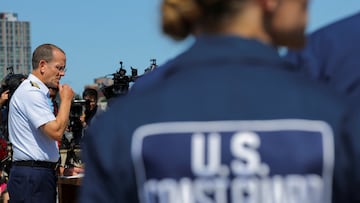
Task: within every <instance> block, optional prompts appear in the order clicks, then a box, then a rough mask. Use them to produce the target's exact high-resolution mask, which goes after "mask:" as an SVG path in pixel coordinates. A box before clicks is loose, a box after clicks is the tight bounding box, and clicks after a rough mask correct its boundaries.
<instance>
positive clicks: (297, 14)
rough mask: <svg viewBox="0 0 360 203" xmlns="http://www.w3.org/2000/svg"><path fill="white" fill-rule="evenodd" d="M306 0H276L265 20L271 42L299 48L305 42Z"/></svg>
mask: <svg viewBox="0 0 360 203" xmlns="http://www.w3.org/2000/svg"><path fill="white" fill-rule="evenodd" d="M307 5H308V0H278V1H277V4H276V7H275V9H274V10H273V11H272V12H269V13H267V15H266V16H265V22H266V23H267V25H266V26H267V28H268V32H269V33H270V35H271V37H272V41H273V44H275V45H282V46H288V47H291V48H301V47H303V46H304V44H305V28H306V24H307Z"/></svg>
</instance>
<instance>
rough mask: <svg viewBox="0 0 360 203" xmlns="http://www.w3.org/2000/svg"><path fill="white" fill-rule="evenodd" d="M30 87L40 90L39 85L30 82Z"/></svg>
mask: <svg viewBox="0 0 360 203" xmlns="http://www.w3.org/2000/svg"><path fill="white" fill-rule="evenodd" d="M30 84H31V86H33V87H36V88H38V89H40V87H39V85H38V84H37V83H36V82H33V81H30Z"/></svg>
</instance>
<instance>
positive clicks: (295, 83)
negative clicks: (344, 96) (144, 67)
mask: <svg viewBox="0 0 360 203" xmlns="http://www.w3.org/2000/svg"><path fill="white" fill-rule="evenodd" d="M339 98H340V97H339V95H337V94H333V92H331V91H329V90H328V88H327V87H324V86H322V85H319V84H317V83H316V82H314V81H312V80H308V79H307V78H305V77H304V76H303V75H302V74H299V73H298V72H297V71H296V69H295V68H293V67H292V66H289V64H287V63H284V62H283V60H282V59H281V58H280V57H279V56H278V54H277V51H276V50H275V49H273V48H272V47H270V46H267V45H265V44H262V43H260V42H258V41H255V40H245V39H241V38H238V37H233V36H201V37H199V38H198V39H197V40H196V42H195V44H194V45H193V46H192V47H190V48H189V50H187V51H185V52H184V53H183V54H181V55H179V56H178V57H176V58H175V59H173V60H171V61H170V62H169V63H168V64H165V65H164V66H163V67H159V68H158V69H156V70H155V71H153V72H151V73H149V74H148V75H146V76H144V77H142V78H141V79H139V80H138V81H137V82H136V83H135V85H134V86H133V89H132V90H131V91H130V92H129V94H128V95H126V96H124V97H118V98H116V100H115V101H114V102H113V103H112V106H111V107H110V108H109V109H108V110H107V112H105V113H104V114H102V115H100V116H99V118H98V119H97V121H96V122H94V123H93V125H92V126H90V127H89V130H88V132H89V133H88V134H87V135H85V146H84V156H85V157H84V159H85V167H86V168H85V171H86V174H85V178H84V180H83V187H82V190H81V202H84V203H85V202H86V203H88V202H131V203H133V202H138V201H141V202H243V201H246V200H249V201H250V202H251V201H255V202H330V201H331V199H333V200H335V202H351V198H352V196H351V195H352V190H353V189H355V188H354V186H355V184H356V181H357V180H358V179H357V177H356V176H355V175H354V171H355V170H356V169H355V166H356V165H355V164H354V161H353V159H354V156H353V155H352V154H353V152H354V146H353V145H354V144H353V142H352V141H353V140H351V139H354V137H353V134H358V133H359V125H357V123H359V121H360V120H359V117H355V118H354V117H353V116H352V115H349V114H347V110H346V105H345V104H344V102H343V101H341V100H340V99H339ZM352 113H353V114H355V115H358V114H357V113H356V112H355V111H353V112H352ZM356 118H357V119H358V120H355V119H356ZM355 124H356V125H355Z"/></svg>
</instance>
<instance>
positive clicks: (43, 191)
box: [8, 44, 74, 203]
mask: <svg viewBox="0 0 360 203" xmlns="http://www.w3.org/2000/svg"><path fill="white" fill-rule="evenodd" d="M32 66H33V70H32V73H31V74H30V75H29V76H28V78H27V79H26V80H24V81H23V82H22V83H21V84H20V86H19V87H18V88H17V89H16V91H15V93H14V94H13V96H12V98H11V100H10V104H9V139H10V141H11V143H12V146H13V147H12V148H13V157H12V160H13V164H12V168H11V170H10V178H9V182H8V191H9V196H10V202H46V203H50V202H56V180H57V177H56V168H57V164H58V160H59V149H58V146H57V141H60V140H61V138H62V136H63V134H64V131H65V129H66V127H67V124H68V119H69V112H70V106H71V102H72V98H73V96H74V92H73V90H72V88H71V87H70V86H68V85H66V84H59V82H60V79H61V78H62V77H63V76H64V75H65V66H66V56H65V52H64V51H63V50H62V49H60V48H59V47H57V46H55V45H53V44H43V45H40V46H38V47H37V48H36V49H35V51H34V52H33V56H32ZM49 87H51V88H58V89H59V96H60V99H61V104H60V107H59V110H58V113H57V116H56V117H55V115H54V114H53V112H52V109H51V106H50V103H51V102H50V93H49Z"/></svg>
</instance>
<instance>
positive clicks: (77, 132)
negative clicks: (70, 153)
mask: <svg viewBox="0 0 360 203" xmlns="http://www.w3.org/2000/svg"><path fill="white" fill-rule="evenodd" d="M88 103H89V101H88V100H84V99H74V100H73V101H72V103H71V107H70V116H69V126H68V128H69V129H68V131H69V132H70V133H71V134H72V136H71V137H70V140H68V141H69V142H72V143H73V144H74V145H80V140H81V138H82V130H83V126H82V122H81V120H80V117H81V116H82V115H83V112H84V109H85V106H86V105H87V104H88Z"/></svg>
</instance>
